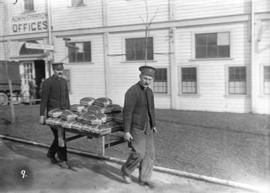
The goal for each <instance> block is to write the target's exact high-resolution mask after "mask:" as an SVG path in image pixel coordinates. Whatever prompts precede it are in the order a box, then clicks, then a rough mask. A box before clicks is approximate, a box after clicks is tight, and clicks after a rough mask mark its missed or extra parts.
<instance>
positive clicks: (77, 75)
mask: <svg viewBox="0 0 270 193" xmlns="http://www.w3.org/2000/svg"><path fill="white" fill-rule="evenodd" d="M71 41H75V42H76V41H91V49H92V62H85V63H69V62H68V58H67V54H68V50H67V48H66V47H65V44H64V41H63V40H62V39H61V38H57V39H56V40H55V48H56V49H57V50H58V51H57V52H56V53H55V61H64V62H65V68H66V69H69V70H70V76H71V94H70V99H71V103H72V104H75V103H78V102H79V100H80V99H81V98H83V97H86V96H91V97H94V98H98V97H104V96H105V82H104V80H105V79H104V76H105V75H104V54H103V36H102V35H93V36H78V37H77V36H76V37H71ZM63 59H65V60H63Z"/></svg>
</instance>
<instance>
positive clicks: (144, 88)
mask: <svg viewBox="0 0 270 193" xmlns="http://www.w3.org/2000/svg"><path fill="white" fill-rule="evenodd" d="M138 85H139V86H140V87H141V89H142V90H146V89H147V88H148V87H144V86H143V85H142V83H141V81H139V82H138Z"/></svg>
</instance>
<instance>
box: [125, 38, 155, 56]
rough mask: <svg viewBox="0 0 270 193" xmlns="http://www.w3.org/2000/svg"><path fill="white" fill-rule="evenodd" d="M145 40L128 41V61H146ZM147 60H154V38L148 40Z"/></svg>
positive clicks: (131, 39)
mask: <svg viewBox="0 0 270 193" xmlns="http://www.w3.org/2000/svg"><path fill="white" fill-rule="evenodd" d="M145 43H146V42H145V38H129V39H126V60H128V61H129V60H145ZM147 60H153V37H148V38H147Z"/></svg>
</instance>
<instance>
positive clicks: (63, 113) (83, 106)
mask: <svg viewBox="0 0 270 193" xmlns="http://www.w3.org/2000/svg"><path fill="white" fill-rule="evenodd" d="M46 124H48V125H54V126H62V127H64V128H68V129H76V130H80V131H84V132H90V133H93V134H107V133H110V132H111V129H112V128H113V127H119V128H120V127H121V126H122V107H121V106H120V105H117V104H113V103H112V100H111V99H110V98H107V97H101V98H97V99H94V98H92V97H84V98H82V99H81V100H80V104H73V105H71V106H70V109H59V108H56V109H52V110H51V111H49V112H48V118H47V119H46Z"/></svg>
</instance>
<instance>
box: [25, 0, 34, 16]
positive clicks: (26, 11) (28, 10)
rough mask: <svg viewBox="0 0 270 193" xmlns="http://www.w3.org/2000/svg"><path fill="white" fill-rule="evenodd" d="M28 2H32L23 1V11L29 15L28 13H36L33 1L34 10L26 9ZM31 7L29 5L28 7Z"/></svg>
mask: <svg viewBox="0 0 270 193" xmlns="http://www.w3.org/2000/svg"><path fill="white" fill-rule="evenodd" d="M26 1H30V0H24V1H23V9H24V12H25V13H28V12H34V11H35V0H31V1H32V6H33V9H26V5H27V4H26V3H25V2H26ZM28 6H29V5H28Z"/></svg>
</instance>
